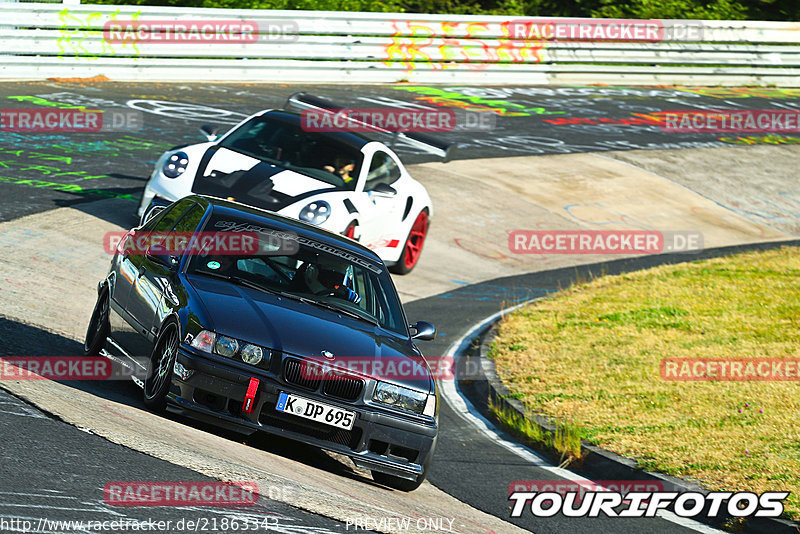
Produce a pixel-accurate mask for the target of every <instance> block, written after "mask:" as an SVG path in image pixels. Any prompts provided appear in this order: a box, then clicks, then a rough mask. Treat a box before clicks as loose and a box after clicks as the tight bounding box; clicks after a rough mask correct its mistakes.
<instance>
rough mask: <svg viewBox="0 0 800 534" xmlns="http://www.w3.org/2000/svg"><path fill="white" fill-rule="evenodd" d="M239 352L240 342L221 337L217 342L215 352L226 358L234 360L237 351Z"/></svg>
mask: <svg viewBox="0 0 800 534" xmlns="http://www.w3.org/2000/svg"><path fill="white" fill-rule="evenodd" d="M237 350H239V342H238V341H236V340H235V339H233V338H232V337H226V336H219V337H217V342H216V343H215V344H214V352H216V353H217V354H219V355H220V356H225V357H226V358H233V355H234V354H236V351H237Z"/></svg>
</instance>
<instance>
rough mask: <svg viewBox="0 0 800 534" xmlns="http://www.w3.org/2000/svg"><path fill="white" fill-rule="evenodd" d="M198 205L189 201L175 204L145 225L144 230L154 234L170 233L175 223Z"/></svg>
mask: <svg viewBox="0 0 800 534" xmlns="http://www.w3.org/2000/svg"><path fill="white" fill-rule="evenodd" d="M196 205H197V204H195V203H194V202H193V201H191V200H189V199H185V200H180V201H178V202H175V203H173V204H171V205H170V206H169V207H167V208H166V209H164V211H162V212H161V213H159V214H158V215H156V217H155V218H154V219H153V220H152V221H150V222H148V223H147V224H146V225H144V228H143V229H144V230H147V231H153V232H169V231H170V230H172V229H173V228H174V227H175V223H176V222H178V219H180V218H181V217H182V216H183V214H184V213H186V212H187V211H188V210H189V208H191V207H193V206H196Z"/></svg>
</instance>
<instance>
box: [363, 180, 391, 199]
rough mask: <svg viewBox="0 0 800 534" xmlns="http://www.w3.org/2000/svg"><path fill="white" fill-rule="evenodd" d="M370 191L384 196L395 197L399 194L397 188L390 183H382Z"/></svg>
mask: <svg viewBox="0 0 800 534" xmlns="http://www.w3.org/2000/svg"><path fill="white" fill-rule="evenodd" d="M369 192H370V193H375V194H376V195H380V196H382V197H393V196H395V195H396V194H397V189H395V188H394V187H392V186H391V185H389V184H384V183H380V184H378V185H376V186H375V187H374V188H372V189H370V190H369Z"/></svg>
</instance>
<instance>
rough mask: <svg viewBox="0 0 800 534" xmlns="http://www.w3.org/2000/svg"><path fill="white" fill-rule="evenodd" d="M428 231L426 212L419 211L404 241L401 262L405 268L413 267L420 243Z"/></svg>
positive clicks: (423, 241)
mask: <svg viewBox="0 0 800 534" xmlns="http://www.w3.org/2000/svg"><path fill="white" fill-rule="evenodd" d="M427 233H428V212H426V211H421V212H420V213H419V215H417V220H416V221H414V225H413V226H412V227H411V232H409V234H408V240H407V241H406V247H405V253H404V254H403V256H404V257H403V262H404V264H405V268H406V270H408V271H410V270H411V269H413V268H414V266H415V265H416V264H417V261H418V260H419V256H420V254H422V245H423V244H424V243H425V235H426V234H427Z"/></svg>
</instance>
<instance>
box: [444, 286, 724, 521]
mask: <svg viewBox="0 0 800 534" xmlns="http://www.w3.org/2000/svg"><path fill="white" fill-rule="evenodd" d="M539 298H541V297H539ZM539 298H535V299H531V300H528V301H525V302H523V303H521V304H517V305H516V306H512V307H511V308H507V309H505V310H501V311H499V312H497V313H495V314H493V315H490V316H489V317H487V318H486V319H484V320H483V321H481V322H480V323H478V324H476V325H475V326H473V327H472V328H470V329H469V331H468V332H467V333H466V334H464V335H463V336H461V337H460V338H459V339H458V340H456V341H455V342H454V343H453V344H451V345H450V347H449V348H448V349H447V352H446V353H445V357H451V358H453V360H454V361H455V360H456V359H457V358H458V356H459V355H460V354H461V353H462V352H464V350H465V349H466V348H467V347H468V346H469V343H470V341H471V340H472V338H473V337H475V335H476V334H477V333H478V332H479V331H480V330H481V329H483V328H485V327H486V326H487V325H488V324H490V323H492V322H494V321H496V320H497V319H498V318H500V317H502V316H503V315H505V314H507V313H510V312H512V311H514V310H516V309H519V308H521V307H523V306H526V305H528V304H530V303H532V302H535V301H537V300H539ZM439 385H440V386H441V388H442V393H443V394H444V399H445V401H446V402H447V404H449V405H450V407H451V408H452V409H453V411H454V412H455V413H456V415H458V416H459V417H460V418H461V419H463V420H464V421H466V422H467V423H469V424H471V425H472V426H474V427H476V428H477V429H478V430H480V431H481V432H482V433H483V434H484V435H485V436H486V437H487V438H489V439H490V440H491V441H493V442H495V443H496V444H498V445H500V446H501V447H503V448H505V449H507V450H509V451H511V452H513V453H514V454H516V455H517V456H519V457H520V458H522V459H523V460H526V461H528V462H530V463H531V464H533V465H535V466H536V467H538V468H540V469H544V470H545V471H549V472H550V473H553V475H555V476H557V477H558V478H561V479H564V480H570V481H572V482H591V480H590V479H588V478H586V477H583V476H580V475H578V474H576V473H573V472H572V471H569V470H567V469H563V468H561V467H555V466H554V465H551V464H550V463H549V462H548V461H547V460H546V459H545V458H544V457H542V456H540V455H539V454H538V453H536V452H535V451H533V450H532V449H529V448H528V447H526V446H524V445H521V444H519V443H514V442H512V441H509V440H506V439H504V438H503V437H502V436H501V434H500V431H499V430H498V429H497V427H496V426H495V425H494V423H492V422H491V421H489V420H488V419H486V418H485V417H484V416H483V415H481V414H480V412H478V410H476V409H475V406H473V404H472V403H471V402H470V401H469V399H467V397H466V396H464V395H463V394H462V393H461V391H460V390H459V388H458V386H457V385H456V380H455V378H454V379H453V380H445V381H439ZM657 516H658V517H659V518H661V519H664V520H666V521H670V522H671V523H675V524H676V525H680V526H682V527H685V528H688V529H690V530H694V531H695V532H702V533H703V534H715V533H722V534H724V533H725V531H723V530H719V529H716V528H714V527H711V526H709V525H706V524H705V523H701V522H699V521H695V520H694V519H687V518H684V517H679V516H677V515H675V514H674V513H673V512H670V511H668V510H659V512H658V514H657ZM501 519H502V518H501Z"/></svg>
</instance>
